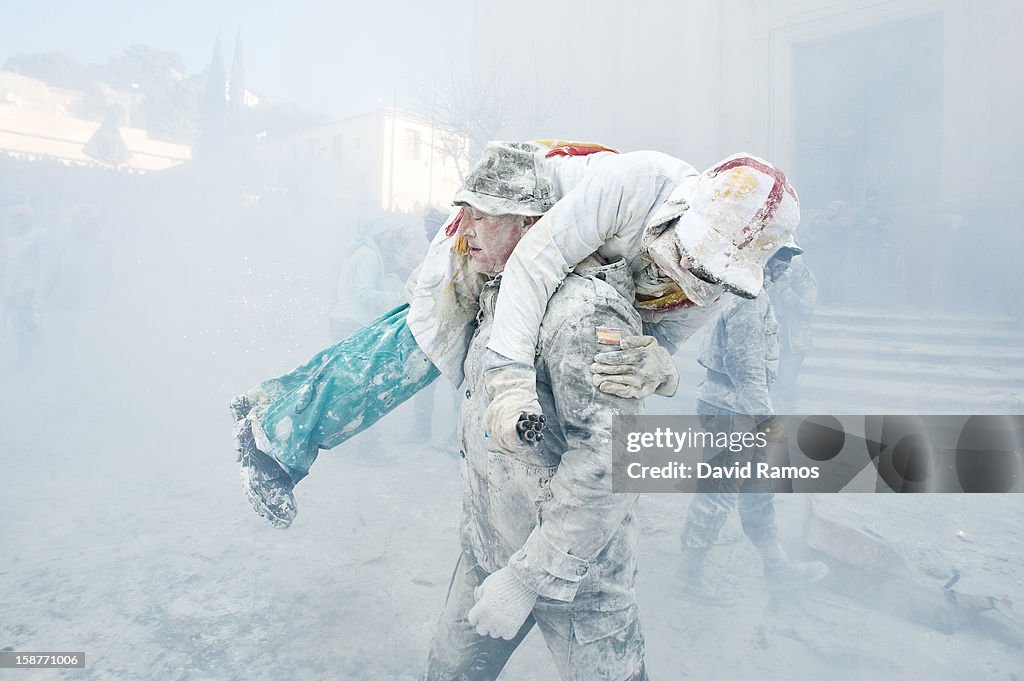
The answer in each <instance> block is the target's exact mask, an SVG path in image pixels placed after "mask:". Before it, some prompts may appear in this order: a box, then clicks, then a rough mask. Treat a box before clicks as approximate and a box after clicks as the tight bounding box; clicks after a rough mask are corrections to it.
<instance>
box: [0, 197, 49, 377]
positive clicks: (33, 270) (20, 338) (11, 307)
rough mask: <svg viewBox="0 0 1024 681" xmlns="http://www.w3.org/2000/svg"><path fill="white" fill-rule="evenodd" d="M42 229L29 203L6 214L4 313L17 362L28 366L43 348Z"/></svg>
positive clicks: (3, 270) (2, 287) (16, 363)
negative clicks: (40, 327)
mask: <svg viewBox="0 0 1024 681" xmlns="http://www.w3.org/2000/svg"><path fill="white" fill-rule="evenodd" d="M43 248H44V247H43V231H42V230H41V229H40V228H39V226H38V225H37V223H36V215H35V212H34V211H33V210H32V208H31V207H29V206H27V205H21V206H15V207H14V208H12V209H11V210H10V212H9V214H8V216H7V229H6V233H5V234H4V248H3V252H4V265H3V268H2V273H3V275H2V276H3V281H2V282H0V284H2V286H0V291H2V294H3V306H4V317H5V319H6V327H7V329H8V330H9V331H10V335H11V338H12V339H13V341H14V346H15V365H16V366H17V367H27V366H29V365H30V364H31V363H32V360H33V358H34V357H35V356H36V355H37V354H38V352H39V350H40V343H41V342H42V339H41V337H40V333H39V322H38V319H37V313H38V308H39V305H40V304H41V303H42V299H43V298H44V294H45V287H44V281H43V274H44V272H43V265H44V262H43Z"/></svg>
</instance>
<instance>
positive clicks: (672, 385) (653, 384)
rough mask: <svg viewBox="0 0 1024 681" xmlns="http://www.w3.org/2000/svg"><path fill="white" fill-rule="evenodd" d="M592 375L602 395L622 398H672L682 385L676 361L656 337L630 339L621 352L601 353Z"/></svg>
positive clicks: (620, 346) (591, 366)
mask: <svg viewBox="0 0 1024 681" xmlns="http://www.w3.org/2000/svg"><path fill="white" fill-rule="evenodd" d="M590 372H591V374H592V376H591V380H592V381H593V383H594V385H595V386H597V388H598V389H599V390H601V392H604V393H608V394H609V395H616V396H618V397H626V398H635V399H643V398H645V397H647V396H648V395H653V394H658V395H663V396H665V397H672V396H673V395H675V394H676V388H677V387H678V386H679V372H678V370H677V369H676V365H675V362H673V361H672V356H671V355H670V354H669V352H668V350H666V349H665V348H664V347H662V346H661V345H659V344H658V340H657V339H656V338H655V337H654V336H626V337H625V338H623V339H622V340H621V341H620V342H619V350H615V351H611V352H601V353H598V354H597V355H596V356H595V357H594V363H593V364H591V365H590Z"/></svg>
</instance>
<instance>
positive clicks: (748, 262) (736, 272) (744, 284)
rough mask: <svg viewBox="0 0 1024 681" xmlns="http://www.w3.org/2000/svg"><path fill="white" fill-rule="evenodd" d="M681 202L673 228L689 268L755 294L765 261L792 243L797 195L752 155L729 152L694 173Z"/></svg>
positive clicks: (779, 174) (760, 284) (741, 293)
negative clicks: (694, 178)
mask: <svg viewBox="0 0 1024 681" xmlns="http://www.w3.org/2000/svg"><path fill="white" fill-rule="evenodd" d="M687 202H688V203H689V208H688V209H687V211H686V212H685V213H683V215H682V216H681V217H680V218H679V222H678V223H676V226H675V231H676V236H677V238H678V240H679V245H680V247H681V248H682V251H683V254H684V255H685V256H686V257H687V258H688V259H689V260H690V262H691V263H692V271H693V273H694V274H695V275H696V276H698V277H699V278H701V279H704V280H705V281H709V282H712V283H716V284H721V285H722V287H724V288H725V289H726V290H727V291H729V292H731V293H734V294H736V295H738V296H742V297H744V298H755V297H757V295H758V293H760V292H761V288H762V287H763V285H764V274H763V272H764V265H765V263H766V262H768V259H769V258H771V257H772V255H773V254H774V253H775V252H776V251H777V250H779V249H780V248H782V247H783V246H786V245H788V244H790V243H794V242H793V239H794V238H795V233H796V227H797V225H798V224H799V222H800V200H799V199H798V198H797V195H796V191H794V190H793V187H792V186H790V184H789V182H788V181H787V180H786V176H785V175H783V174H782V172H781V171H779V170H778V169H777V168H775V166H773V165H772V164H770V163H768V162H767V161H765V160H763V159H760V158H758V157H756V156H752V155H750V154H743V153H741V154H734V155H732V156H729V157H728V158H726V159H723V160H722V161H720V162H718V163H716V164H715V165H714V166H712V167H711V168H710V169H708V170H705V171H704V172H703V173H701V174H700V176H699V177H698V178H697V181H696V182H695V183H694V186H693V188H692V190H691V191H690V193H689V196H688V197H687Z"/></svg>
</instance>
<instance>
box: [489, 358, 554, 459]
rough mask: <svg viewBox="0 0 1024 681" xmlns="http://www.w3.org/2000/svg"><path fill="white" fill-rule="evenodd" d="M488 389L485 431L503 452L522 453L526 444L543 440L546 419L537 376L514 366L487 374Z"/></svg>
mask: <svg viewBox="0 0 1024 681" xmlns="http://www.w3.org/2000/svg"><path fill="white" fill-rule="evenodd" d="M484 387H485V388H486V389H487V394H488V395H490V396H491V401H490V404H488V405H487V409H486V410H484V430H485V431H486V432H487V436H488V437H489V438H490V439H491V441H492V442H494V444H495V445H496V446H497V447H499V448H500V449H502V450H504V451H507V452H515V451H522V449H523V444H524V443H525V444H531V445H532V444H537V443H538V442H540V441H541V440H542V439H543V435H542V434H541V431H542V430H543V428H544V416H543V414H542V413H541V409H540V400H538V398H537V373H536V372H535V371H534V369H533V367H531V366H527V365H526V364H521V363H514V364H507V365H505V366H500V367H497V368H495V369H490V370H488V371H486V372H484Z"/></svg>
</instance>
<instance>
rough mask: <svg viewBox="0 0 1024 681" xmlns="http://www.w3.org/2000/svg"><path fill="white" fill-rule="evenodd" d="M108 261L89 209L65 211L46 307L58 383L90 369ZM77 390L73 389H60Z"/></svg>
mask: <svg viewBox="0 0 1024 681" xmlns="http://www.w3.org/2000/svg"><path fill="white" fill-rule="evenodd" d="M114 266H115V263H114V258H113V255H112V253H111V247H110V243H109V241H107V239H106V238H105V236H104V233H103V227H102V225H101V223H100V217H99V213H98V212H97V210H96V207H95V206H92V205H84V204H80V205H78V206H75V207H74V208H73V209H72V211H71V217H70V220H69V224H68V229H67V232H66V234H65V237H64V239H63V243H61V244H60V245H59V253H58V254H57V267H56V272H55V273H54V287H53V297H52V308H53V310H54V312H55V314H56V316H57V319H56V320H55V322H56V329H55V331H56V333H55V334H54V345H55V346H59V348H60V350H59V353H58V358H57V364H58V366H59V367H60V371H59V372H58V374H59V375H60V376H61V377H62V379H61V380H62V381H65V382H71V381H76V380H77V379H80V378H85V377H86V376H85V374H87V373H88V369H89V368H91V367H94V366H95V360H96V358H97V354H98V351H99V350H100V349H101V348H100V346H99V345H98V343H97V340H98V338H97V337H96V335H95V330H96V329H97V328H98V327H99V325H101V324H102V322H103V319H104V318H105V312H104V307H105V306H106V304H107V301H108V300H109V299H110V296H111V294H112V292H113V291H112V288H113V282H112V277H113V272H114ZM65 389H70V390H73V391H74V390H78V389H79V388H78V386H74V387H72V386H71V385H67V383H66V386H65Z"/></svg>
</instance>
